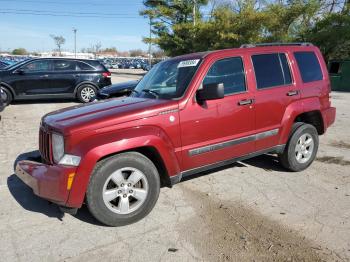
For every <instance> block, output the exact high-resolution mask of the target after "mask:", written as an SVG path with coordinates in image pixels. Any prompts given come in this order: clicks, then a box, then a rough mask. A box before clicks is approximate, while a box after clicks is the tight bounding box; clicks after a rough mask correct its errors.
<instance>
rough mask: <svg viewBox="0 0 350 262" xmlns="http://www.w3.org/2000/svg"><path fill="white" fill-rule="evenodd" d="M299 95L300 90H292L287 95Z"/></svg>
mask: <svg viewBox="0 0 350 262" xmlns="http://www.w3.org/2000/svg"><path fill="white" fill-rule="evenodd" d="M298 94H299V90H292V91H289V92H288V93H287V96H296V95H298Z"/></svg>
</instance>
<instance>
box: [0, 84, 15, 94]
mask: <svg viewBox="0 0 350 262" xmlns="http://www.w3.org/2000/svg"><path fill="white" fill-rule="evenodd" d="M0 86H2V87H3V88H6V89H8V90H9V91H10V92H11V94H12V97H13V98H16V97H17V96H16V93H15V90H14V89H13V87H12V86H10V85H9V84H7V83H5V82H0Z"/></svg>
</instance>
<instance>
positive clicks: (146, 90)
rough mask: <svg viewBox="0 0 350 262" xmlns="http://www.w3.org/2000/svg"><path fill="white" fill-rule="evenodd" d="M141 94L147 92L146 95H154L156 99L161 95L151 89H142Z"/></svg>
mask: <svg viewBox="0 0 350 262" xmlns="http://www.w3.org/2000/svg"><path fill="white" fill-rule="evenodd" d="M141 92H145V93H148V94H152V95H154V96H155V97H156V98H159V93H158V92H156V91H153V90H151V89H142V90H141Z"/></svg>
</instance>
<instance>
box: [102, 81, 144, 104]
mask: <svg viewBox="0 0 350 262" xmlns="http://www.w3.org/2000/svg"><path fill="white" fill-rule="evenodd" d="M139 81H140V80H132V81H127V82H122V83H118V84H114V85H110V86H106V87H104V88H102V89H100V90H99V91H98V93H97V99H107V98H113V97H120V96H124V95H129V94H130V93H131V92H132V90H134V89H135V87H136V86H137V84H138V83H139Z"/></svg>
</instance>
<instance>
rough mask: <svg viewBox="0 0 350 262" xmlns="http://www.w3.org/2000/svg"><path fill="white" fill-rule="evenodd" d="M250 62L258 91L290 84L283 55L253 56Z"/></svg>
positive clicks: (289, 75) (285, 59) (288, 70)
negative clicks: (251, 62)
mask: <svg viewBox="0 0 350 262" xmlns="http://www.w3.org/2000/svg"><path fill="white" fill-rule="evenodd" d="M252 61H253V66H254V72H255V79H256V85H257V88H258V89H263V88H268V87H274V86H283V85H288V84H291V83H292V77H291V73H290V69H289V66H288V62H287V57H286V55H285V54H283V53H276V54H261V55H253V56H252Z"/></svg>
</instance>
